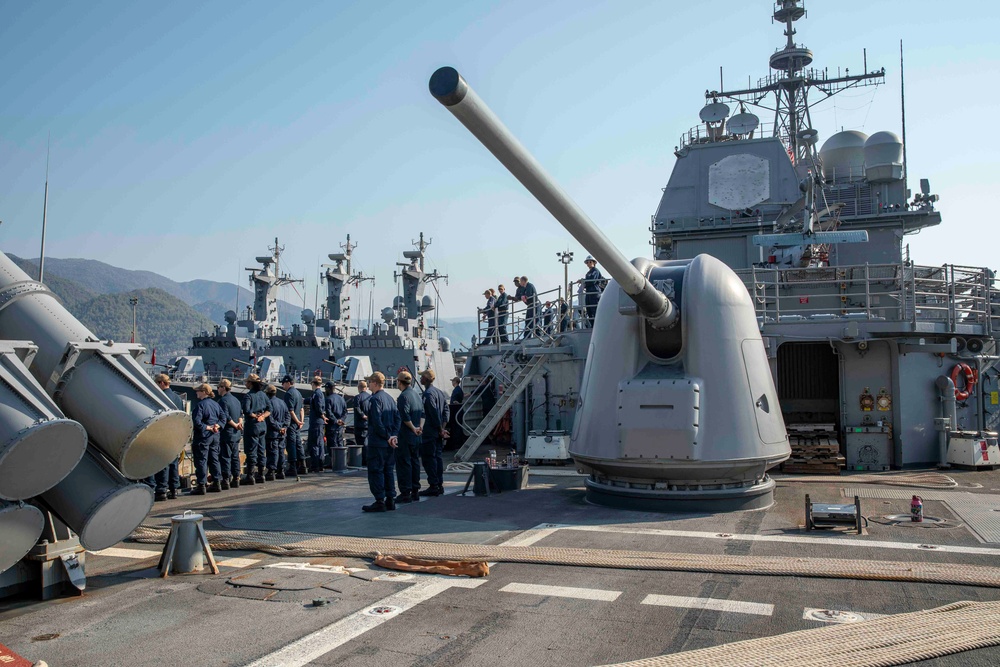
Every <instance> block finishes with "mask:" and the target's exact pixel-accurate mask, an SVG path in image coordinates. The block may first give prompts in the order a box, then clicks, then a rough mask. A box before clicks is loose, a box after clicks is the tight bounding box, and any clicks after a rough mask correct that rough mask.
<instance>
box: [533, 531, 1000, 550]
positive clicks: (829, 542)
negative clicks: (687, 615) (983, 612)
mask: <svg viewBox="0 0 1000 667" xmlns="http://www.w3.org/2000/svg"><path fill="white" fill-rule="evenodd" d="M548 527H549V528H551V529H552V532H555V531H557V530H581V531H587V532H592V533H623V534H626V535H661V536H663V537H690V538H693V539H702V540H739V541H745V542H782V543H786V544H815V545H822V546H824V547H829V546H843V547H870V548H876V549H898V550H902V551H936V552H939V553H957V554H979V555H987V556H1000V549H996V548H990V547H966V546H961V545H955V544H929V543H927V542H885V541H880V540H862V539H857V538H851V537H833V536H831V537H805V536H803V535H750V534H740V533H709V532H704V531H695V530H662V529H658V528H629V527H627V526H585V525H579V526H577V525H570V524H548ZM550 534H551V533H550ZM928 546H930V547H933V548H932V549H927V548H926V547H928Z"/></svg>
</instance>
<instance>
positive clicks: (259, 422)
mask: <svg viewBox="0 0 1000 667" xmlns="http://www.w3.org/2000/svg"><path fill="white" fill-rule="evenodd" d="M434 378H435V376H434V371H432V370H429V369H428V370H425V371H423V372H422V373H421V374H420V382H421V384H422V385H423V387H424V389H423V392H422V393H418V392H417V390H416V389H415V388H414V387H413V377H412V375H410V373H408V372H402V373H400V374H399V376H398V377H397V383H398V386H399V387H400V389H402V392H401V394H400V396H399V398H398V399H397V400H396V401H393V400H392V398H391V397H389V396H388V394H386V393H385V392H384V391H383V387H384V385H385V376H384V375H382V373H375V374H374V375H372V377H371V378H370V379H369V381H370V382H371V383H372V391H371V392H369V391H368V383H366V382H364V381H361V382H359V383H358V394H357V396H355V397H354V398H353V407H354V415H355V419H354V438H355V442H356V443H357V444H358V445H362V446H364V445H365V444H367V445H368V449H367V453H368V478H369V486H370V488H371V491H372V494H373V495H374V496H375V497H376V500H377V502H376V503H375V504H374V505H373V506H370V507H369V506H366V507H365V510H366V511H385V510H387V509H395V504H396V502H403V503H408V502H413V501H415V500H418V499H419V498H420V497H421V496H438V495H441V494H443V493H444V478H443V474H444V461H443V459H442V452H443V450H444V440H445V439H446V438H447V437H448V436H449V432H448V424H449V419H450V416H451V409H450V406H449V397H448V396H447V395H446V394H445V393H444V392H443V391H441V390H440V389H438V388H436V387H434V386H433V383H434ZM154 381H155V382H156V384H157V386H159V387H160V389H161V390H162V391H163V392H164V393H165V394H167V396H168V397H169V398H170V400H171V401H172V402H173V403H174V404H175V405H176V406H177V407H178V409H183V403H182V401H181V397H180V396H179V395H178V394H175V393H174V392H173V391H171V390H170V378H169V377H168V376H167V375H165V374H160V375H157V376H156V377H155V378H154ZM376 382H377V387H376ZM245 384H246V387H247V390H248V391H247V393H246V394H244V395H243V399H242V401H241V400H239V399H238V398H237V397H236V395H234V394H233V393H232V383H231V382H230V381H229V380H225V379H223V380H220V381H219V384H218V392H219V395H218V397H217V398H216V397H215V392H213V390H212V387H211V386H210V385H208V384H200V385H198V386H197V387H195V396H196V399H197V400H196V403H195V404H194V405H193V406H192V410H191V419H192V422H193V424H194V436H193V441H192V444H191V451H192V459H193V463H194V469H195V479H196V484H195V486H193V487H192V490H191V495H204V494H205V493H216V492H221V491H225V490H228V489H235V488H239V487H240V485H241V484H242V485H245V486H253V485H255V484H263V483H264V482H267V481H273V480H280V479H285V476H286V474H289V475H303V474H306V473H307V472H310V473H318V472H323V470H324V459H325V453H326V452H325V448H327V447H330V448H333V447H343V446H344V426H345V422H346V419H347V401H346V400H345V398H344V397H343V396H342V395H340V394H338V393H336V392H335V391H334V385H333V383H332V382H327V383H325V387H324V383H323V381H322V380H321V379H320V378H314V379H313V381H312V387H313V391H312V393H311V394H310V396H309V415H310V417H309V425H308V435H307V439H306V441H305V442H303V440H302V438H301V435H300V431H301V430H302V428H303V426H305V423H306V422H305V414H304V412H305V411H304V407H305V406H304V400H303V397H302V394H301V393H300V392H299V391H298V390H297V389H296V388H295V386H294V384H293V382H292V378H291V376H287V375H286V376H285V377H284V378H282V382H281V384H282V388H283V389H284V390H285V395H284V397H283V398H278V396H277V389H276V388H275V387H274V386H273V385H267V386H266V387H265V386H264V384H263V382H262V381H261V380H260V378H259V377H258V376H257V375H250V376H249V377H247V379H246V382H245ZM453 384H455V386H456V391H455V392H453V395H452V397H451V399H452V400H454V399H455V398H456V393H457V394H458V395H457V399H458V401H459V402H461V387H460V386H459V384H460V380H459V379H458V378H455V379H454V380H453ZM324 389H325V391H324ZM389 404H391V405H389ZM397 417H398V421H397ZM241 439H242V440H243V451H244V455H245V458H246V464H245V465H246V467H245V470H244V472H243V474H242V475H241V470H240V468H241V466H240V456H239V444H240V440H241ZM390 442H391V444H390ZM286 455H287V461H286ZM421 464H423V468H424V471H425V474H426V477H427V488H426V489H424V490H421V488H420V467H421ZM286 465H287V468H286ZM394 471H395V472H396V473H397V474H398V482H399V495H398V496H397V495H396V494H395V486H394V483H393V480H392V474H393V472H394ZM209 475H211V477H212V482H211V484H209V483H208V476H209ZM386 475H388V479H387V478H386ZM147 483H149V484H150V485H151V486H153V487H154V491H155V496H154V497H155V499H156V500H158V501H160V500H167V499H168V498H170V499H172V498H176V497H177V492H178V489H179V487H180V476H179V474H178V460H175V461H174V462H173V463H171V464H170V465H169V466H168V467H167V468H165V469H164V470H162V471H160V472H159V473H157V474H156V475H154V476H153V477H152V478H150V479H149V480H148V481H147Z"/></svg>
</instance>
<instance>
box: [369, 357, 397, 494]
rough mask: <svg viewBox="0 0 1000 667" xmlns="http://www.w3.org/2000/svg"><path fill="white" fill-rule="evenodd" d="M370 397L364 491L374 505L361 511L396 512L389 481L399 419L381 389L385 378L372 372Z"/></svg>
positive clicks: (391, 482) (393, 462)
mask: <svg viewBox="0 0 1000 667" xmlns="http://www.w3.org/2000/svg"><path fill="white" fill-rule="evenodd" d="M368 384H369V386H370V387H371V389H372V397H371V399H369V401H368V488H369V489H371V492H372V495H373V496H375V502H373V503H372V504H370V505H365V506H364V507H362V508H361V509H362V510H364V511H365V512H385V511H386V510H394V509H396V500H395V498H394V496H395V495H396V488H395V487H396V484H395V482H394V481H393V479H392V474H393V471H394V469H395V467H396V455H395V451H396V447H397V446H398V444H399V438H398V435H399V427H400V416H399V410H398V409H397V408H396V401H394V400H392V397H391V396H389V395H388V394H387V393H385V391H383V389H382V387H383V386H384V385H385V376H384V375H382V374H381V373H379V372H378V371H376V372H375V373H372V375H371V376H370V377H369V378H368Z"/></svg>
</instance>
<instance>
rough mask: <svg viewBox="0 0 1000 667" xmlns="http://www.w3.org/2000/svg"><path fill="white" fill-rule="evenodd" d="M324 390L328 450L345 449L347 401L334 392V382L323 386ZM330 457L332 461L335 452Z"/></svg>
mask: <svg viewBox="0 0 1000 667" xmlns="http://www.w3.org/2000/svg"><path fill="white" fill-rule="evenodd" d="M323 388H324V389H325V390H326V399H325V401H324V405H325V407H326V418H327V420H328V421H327V423H326V446H327V448H328V449H329V448H331V447H343V446H344V423H345V422H344V420H345V419H347V401H345V400H344V397H343V396H341V395H340V394H338V393H337V392H335V391H334V390H333V389H334V385H333V383H332V382H327V383H326V384H325V385H323ZM330 457H331V459H332V457H333V452H330ZM331 463H332V460H331Z"/></svg>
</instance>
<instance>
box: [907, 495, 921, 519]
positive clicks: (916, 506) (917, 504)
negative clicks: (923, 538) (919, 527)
mask: <svg viewBox="0 0 1000 667" xmlns="http://www.w3.org/2000/svg"><path fill="white" fill-rule="evenodd" d="M923 520H924V500H923V498H921V497H920V496H913V500H911V501H910V521H913V522H915V523H920V522H921V521H923Z"/></svg>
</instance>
